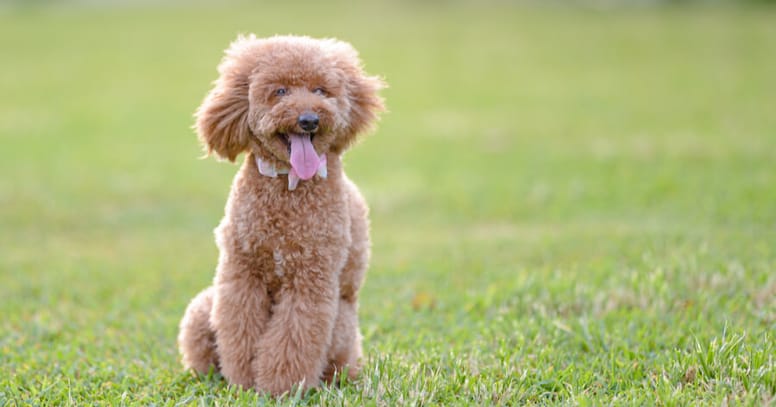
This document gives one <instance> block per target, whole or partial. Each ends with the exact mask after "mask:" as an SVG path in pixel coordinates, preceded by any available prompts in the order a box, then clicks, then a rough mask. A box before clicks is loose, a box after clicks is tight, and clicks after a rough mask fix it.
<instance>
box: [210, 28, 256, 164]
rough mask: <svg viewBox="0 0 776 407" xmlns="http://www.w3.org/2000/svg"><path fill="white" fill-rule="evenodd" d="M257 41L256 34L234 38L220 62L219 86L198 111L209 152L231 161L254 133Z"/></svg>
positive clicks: (246, 144)
mask: <svg viewBox="0 0 776 407" xmlns="http://www.w3.org/2000/svg"><path fill="white" fill-rule="evenodd" d="M256 42H257V40H256V37H254V36H253V35H251V36H248V37H238V38H237V40H235V41H234V42H232V44H231V45H230V46H229V48H228V49H227V50H226V55H225V56H224V59H223V60H222V61H221V64H220V65H218V72H219V74H220V76H219V78H218V79H217V80H216V81H215V86H214V87H213V89H212V90H211V91H210V93H208V95H207V96H206V97H205V100H204V101H203V102H202V105H201V106H200V107H199V108H198V109H197V112H196V113H195V117H196V119H197V124H196V129H197V134H198V136H199V139H200V141H201V142H202V144H203V145H204V146H205V148H206V149H207V153H208V154H210V153H213V152H215V154H216V155H217V156H218V157H219V158H222V159H228V160H229V161H234V160H235V158H237V155H239V154H240V153H242V152H243V151H245V150H246V149H247V147H248V141H249V139H250V135H251V132H250V128H249V126H248V108H249V102H248V88H249V76H250V73H251V70H252V69H253V66H254V63H253V61H252V58H251V56H252V54H253V53H252V52H250V48H251V46H252V45H253V44H255V43H256Z"/></svg>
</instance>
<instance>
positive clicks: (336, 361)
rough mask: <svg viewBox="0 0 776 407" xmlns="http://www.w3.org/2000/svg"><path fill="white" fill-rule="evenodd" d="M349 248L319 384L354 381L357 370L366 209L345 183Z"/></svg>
mask: <svg viewBox="0 0 776 407" xmlns="http://www.w3.org/2000/svg"><path fill="white" fill-rule="evenodd" d="M348 186H349V191H348V193H349V195H350V198H349V207H350V235H351V240H352V243H351V246H350V248H349V249H348V259H347V262H346V263H345V267H343V269H342V273H340V298H339V304H338V307H337V319H336V320H335V323H334V331H333V335H332V343H331V347H330V348H329V352H328V363H327V365H326V368H325V370H324V373H323V380H324V381H326V382H329V383H331V382H332V380H333V379H334V374H335V373H337V374H338V375H342V374H344V373H345V371H347V375H348V378H349V379H354V378H355V377H356V376H357V375H358V373H359V371H360V369H361V360H360V359H361V333H360V332H359V328H358V291H359V289H360V288H361V284H362V282H363V280H364V274H366V269H367V267H368V265H369V256H370V247H369V246H370V243H369V222H368V218H367V215H368V208H367V205H366V202H365V201H364V198H362V197H361V194H360V193H359V192H358V189H356V187H355V185H353V184H352V183H350V182H348Z"/></svg>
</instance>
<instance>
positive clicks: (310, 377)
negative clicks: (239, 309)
mask: <svg viewBox="0 0 776 407" xmlns="http://www.w3.org/2000/svg"><path fill="white" fill-rule="evenodd" d="M321 263H322V261H321V260H320V259H306V260H301V259H296V261H288V262H287V263H286V264H285V266H286V269H287V270H288V271H289V272H291V271H292V270H293V274H292V275H289V276H288V277H289V279H288V280H287V281H286V282H285V284H284V285H283V287H282V288H281V290H280V292H279V293H278V295H277V297H276V301H277V303H276V305H275V306H274V307H273V313H272V317H271V319H270V321H269V322H268V324H267V327H266V330H265V331H264V333H263V334H262V336H261V338H260V340H259V343H258V346H257V352H256V359H255V361H254V369H255V372H256V374H255V378H256V389H257V390H259V391H266V392H269V393H272V394H274V395H280V394H283V393H284V392H286V391H288V390H290V389H291V388H292V386H294V385H295V384H300V385H301V386H303V387H304V388H311V387H316V386H318V384H319V381H320V378H321V374H322V372H323V368H324V365H325V362H326V356H327V355H326V351H327V349H328V348H329V345H330V343H331V337H332V329H333V327H334V319H335V317H336V311H337V297H338V295H339V286H338V283H337V276H338V274H337V272H336V271H335V270H336V268H335V267H334V266H333V265H329V266H327V265H325V264H321Z"/></svg>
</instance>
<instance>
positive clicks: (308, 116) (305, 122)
mask: <svg viewBox="0 0 776 407" xmlns="http://www.w3.org/2000/svg"><path fill="white" fill-rule="evenodd" d="M299 127H301V128H302V130H304V131H315V129H317V128H318V115H317V114H315V113H313V112H304V113H302V114H300V115H299Z"/></svg>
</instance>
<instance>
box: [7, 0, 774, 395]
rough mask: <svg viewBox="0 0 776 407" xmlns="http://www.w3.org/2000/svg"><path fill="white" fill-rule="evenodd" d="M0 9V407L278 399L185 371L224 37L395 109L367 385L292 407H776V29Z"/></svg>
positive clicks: (681, 21)
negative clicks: (310, 51) (200, 128)
mask: <svg viewBox="0 0 776 407" xmlns="http://www.w3.org/2000/svg"><path fill="white" fill-rule="evenodd" d="M412 4H413V3H409V2H405V3H396V4H395V5H391V4H389V3H385V4H382V3H375V4H360V5H345V4H342V5H340V6H337V7H332V6H325V7H324V6H322V5H317V3H310V4H304V5H301V4H299V5H296V6H281V5H278V4H275V5H264V6H252V7H249V6H244V5H243V6H235V5H231V6H215V5H207V4H199V5H198V6H195V7H193V8H188V9H184V8H181V7H179V6H163V7H156V8H152V7H150V6H143V7H122V6H120V7H116V8H112V7H102V8H100V7H98V8H85V7H80V8H72V9H68V8H63V7H59V6H52V7H48V8H37V7H36V8H29V7H22V6H18V5H17V6H12V7H9V6H6V7H5V8H3V9H0V50H2V53H1V55H2V56H0V155H1V156H2V158H0V174H1V175H0V315H2V319H0V369H1V370H0V405H11V406H13V405H26V404H38V405H52V404H72V405H84V404H104V405H121V404H142V405H149V404H159V405H161V404H163V405H173V404H176V403H181V404H192V405H231V404H234V403H235V402H245V403H248V402H250V403H255V402H256V401H264V402H269V401H270V400H269V399H266V398H263V397H262V396H259V395H256V394H255V393H253V392H241V391H238V390H236V389H233V388H230V387H229V386H228V385H227V384H226V383H225V382H224V381H223V380H222V379H220V378H219V377H217V376H216V377H208V378H195V377H192V376H190V375H188V374H186V373H184V372H183V371H182V368H181V366H180V363H179V358H178V355H177V349H176V347H175V336H176V334H177V323H178V321H179V319H180V317H181V316H182V314H183V310H184V308H185V306H186V304H187V302H188V301H189V299H190V298H191V297H192V296H193V295H195V294H196V293H197V292H198V290H200V289H201V288H203V287H204V286H206V285H207V284H209V283H210V281H211V278H212V274H213V267H214V265H215V262H216V257H217V252H216V248H215V245H214V243H213V236H212V229H213V227H214V226H215V225H216V224H217V222H218V221H219V219H220V217H221V216H222V214H223V205H224V202H225V199H226V194H227V192H228V188H229V184H230V181H231V177H232V175H233V174H234V172H235V171H236V167H235V166H232V165H227V164H224V163H217V162H215V161H214V160H206V161H203V160H198V159H197V158H198V157H199V155H200V148H199V146H198V145H197V142H196V138H195V136H194V135H193V132H192V131H191V129H190V126H191V124H192V117H191V114H192V112H193V110H194V109H195V107H196V106H197V105H198V103H199V102H200V100H201V98H202V97H203V96H204V94H205V92H206V91H207V89H208V87H209V83H210V81H212V80H213V79H215V65H216V63H217V62H218V60H219V58H220V55H221V51H222V49H223V48H224V47H225V46H226V45H227V44H228V42H229V41H230V40H232V39H233V38H234V37H235V36H236V34H237V33H238V32H249V31H254V32H256V33H257V34H258V35H270V34H274V33H288V32H295V33H306V34H310V35H314V36H337V37H340V38H342V39H346V40H349V41H351V42H352V43H353V44H354V45H355V46H356V47H357V48H358V49H359V50H360V51H361V54H362V56H363V58H364V60H365V61H366V66H367V69H368V71H369V72H371V73H375V74H381V75H383V76H385V78H386V80H387V81H388V82H389V83H390V85H391V87H390V89H388V90H386V91H385V97H386V99H387V104H388V106H389V108H390V113H388V114H386V115H385V116H384V118H383V120H382V122H381V124H380V128H379V130H378V131H377V132H376V133H375V134H374V135H371V136H369V137H368V138H365V139H364V142H363V143H361V144H360V145H359V146H358V147H357V148H356V149H354V150H353V151H352V152H351V153H349V155H348V156H347V170H348V173H349V175H350V176H351V177H352V178H353V179H354V180H355V181H356V182H357V183H358V184H359V186H360V187H361V189H362V191H363V192H364V194H365V195H366V197H367V199H368V201H369V202H370V204H371V207H372V225H373V231H372V237H373V241H374V255H373V261H372V266H371V269H370V272H369V275H368V279H367V283H366V286H365V287H364V290H363V294H362V299H361V311H360V315H361V322H362V328H363V333H364V337H365V351H366V366H365V369H364V372H363V374H362V375H361V377H360V378H359V379H358V380H357V381H355V382H352V383H347V384H345V385H343V386H341V387H339V388H325V389H322V390H319V391H316V392H312V393H310V394H307V395H303V394H295V395H292V396H288V397H286V398H285V399H283V402H284V403H285V404H289V405H290V404H308V405H317V404H322V405H361V404H369V405H386V406H389V405H418V404H423V405H425V404H443V405H449V404H469V405H480V404H502V405H508V404H511V405H515V404H556V403H564V404H578V405H599V404H628V405H631V404H635V405H651V404H659V405H688V404H710V405H719V404H722V403H741V404H752V405H760V404H773V403H776V344H775V343H776V164H774V163H776V75H774V73H776V24H774V21H776V9H774V8H766V7H757V8H743V9H738V8H720V7H716V8H714V7H698V8H691V7H675V8H630V9H614V10H605V11H601V10H598V11H597V10H594V9H587V8H558V7H549V8H547V7H545V8H542V7H539V6H522V7H516V6H510V5H508V4H499V3H494V4H491V5H488V6H474V5H470V4H468V3H456V4H455V5H443V4H439V3H429V4H425V5H415V6H413V5H412Z"/></svg>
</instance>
